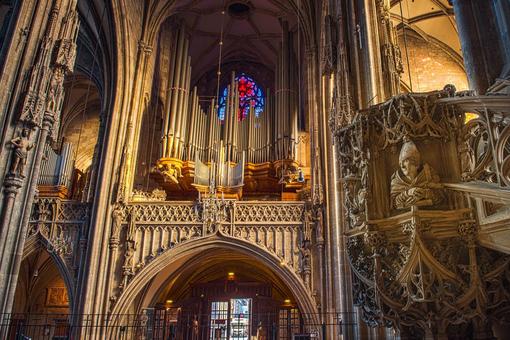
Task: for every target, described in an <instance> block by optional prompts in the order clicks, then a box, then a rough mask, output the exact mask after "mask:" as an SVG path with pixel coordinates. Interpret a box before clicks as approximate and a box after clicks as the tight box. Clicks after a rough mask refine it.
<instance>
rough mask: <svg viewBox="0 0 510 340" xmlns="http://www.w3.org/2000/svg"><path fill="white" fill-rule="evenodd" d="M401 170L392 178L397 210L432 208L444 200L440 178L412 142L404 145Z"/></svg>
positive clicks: (394, 202)
mask: <svg viewBox="0 0 510 340" xmlns="http://www.w3.org/2000/svg"><path fill="white" fill-rule="evenodd" d="M399 165H400V168H399V169H398V170H397V171H395V173H394V174H393V176H392V177H391V202H392V206H393V207H394V208H396V209H405V208H409V207H411V206H431V205H436V204H438V203H440V202H441V201H442V200H443V193H442V185H441V184H440V183H439V176H438V175H437V173H436V172H435V171H434V169H433V168H432V167H431V166H430V165H428V164H427V163H422V161H421V155H420V151H419V150H418V148H417V147H416V145H415V144H414V143H413V142H412V141H407V142H405V143H404V145H402V149H401V150H400V156H399Z"/></svg>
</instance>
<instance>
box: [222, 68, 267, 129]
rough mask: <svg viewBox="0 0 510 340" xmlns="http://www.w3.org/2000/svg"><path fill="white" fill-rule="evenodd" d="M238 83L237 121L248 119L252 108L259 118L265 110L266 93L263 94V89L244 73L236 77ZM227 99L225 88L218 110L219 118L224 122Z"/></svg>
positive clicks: (226, 89)
mask: <svg viewBox="0 0 510 340" xmlns="http://www.w3.org/2000/svg"><path fill="white" fill-rule="evenodd" d="M236 82H238V84H239V87H238V91H239V107H238V108H237V119H239V120H243V119H245V118H246V117H248V114H249V113H250V108H251V107H253V112H254V113H255V116H256V117H259V116H260V114H261V113H262V111H263V110H264V93H263V92H262V89H261V88H260V87H259V85H258V84H257V83H256V82H255V80H253V78H251V77H250V76H248V75H246V74H244V73H241V74H240V75H238V76H236ZM227 97H228V88H227V87H225V88H224V89H223V91H222V92H221V97H220V100H219V109H218V116H219V117H220V119H222V120H223V119H224V117H225V109H226V105H227Z"/></svg>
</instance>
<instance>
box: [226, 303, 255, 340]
mask: <svg viewBox="0 0 510 340" xmlns="http://www.w3.org/2000/svg"><path fill="white" fill-rule="evenodd" d="M250 312H251V299H231V300H230V330H231V331H230V340H248V339H249V336H250V316H251V315H250Z"/></svg>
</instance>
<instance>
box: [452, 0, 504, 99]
mask: <svg viewBox="0 0 510 340" xmlns="http://www.w3.org/2000/svg"><path fill="white" fill-rule="evenodd" d="M450 2H451V4H452V5H453V9H454V13H455V19H456V23H457V28H458V32H459V38H460V43H461V46H462V54H463V57H464V67H465V69H466V73H467V76H468V80H469V87H470V88H471V89H472V90H474V91H476V92H477V93H478V94H484V93H485V92H486V91H487V89H488V88H489V87H490V86H491V85H492V84H493V83H494V82H495V81H496V79H497V78H499V77H504V76H508V73H509V68H510V48H509V47H510V42H509V41H508V40H509V38H508V21H509V20H510V19H509V15H510V8H509V7H510V5H509V4H508V2H507V1H500V0H498V1H489V0H450ZM498 26H499V27H500V29H498ZM498 32H499V33H498ZM505 32H506V35H505ZM505 73H506V75H505Z"/></svg>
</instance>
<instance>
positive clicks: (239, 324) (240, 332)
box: [210, 298, 252, 340]
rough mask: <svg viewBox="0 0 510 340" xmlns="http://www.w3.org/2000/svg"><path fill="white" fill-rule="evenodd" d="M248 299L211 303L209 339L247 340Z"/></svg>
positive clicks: (249, 315)
mask: <svg viewBox="0 0 510 340" xmlns="http://www.w3.org/2000/svg"><path fill="white" fill-rule="evenodd" d="M251 305H252V301H251V299H250V298H240V299H230V300H228V301H214V302H212V303H211V323H210V339H213V340H248V339H249V335H250V324H251Z"/></svg>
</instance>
